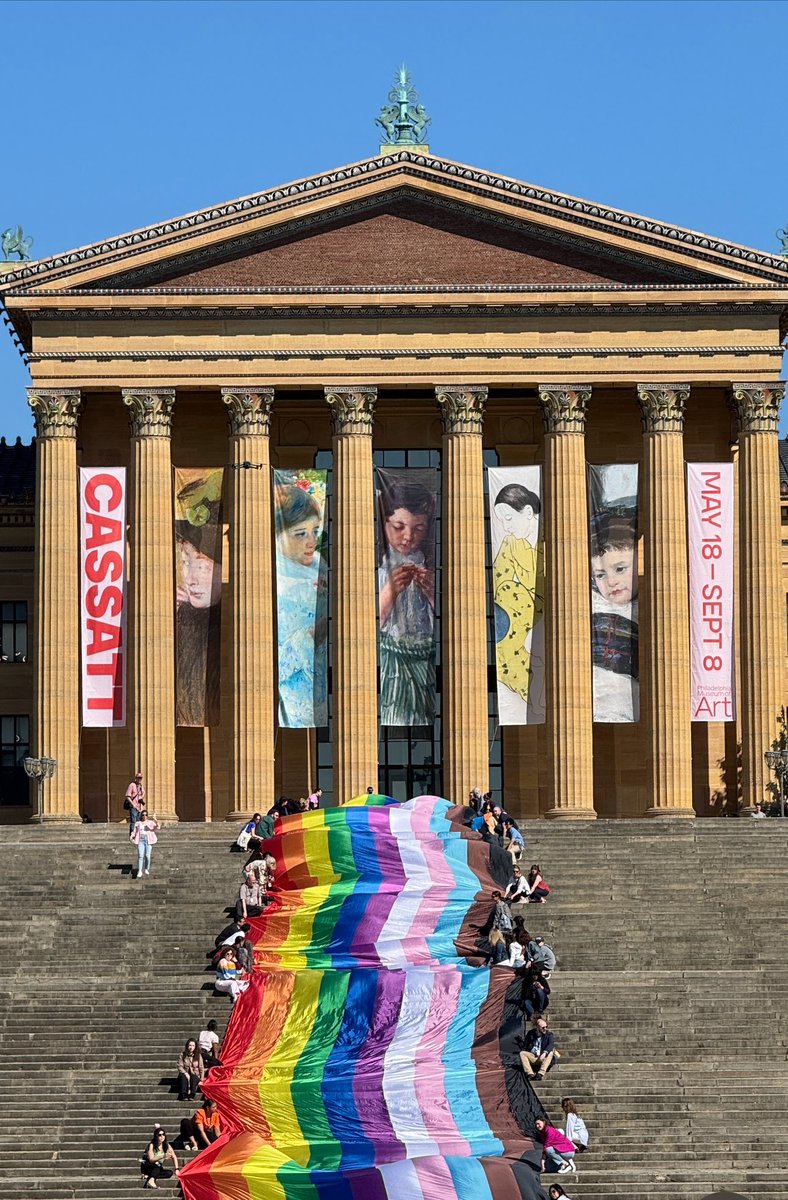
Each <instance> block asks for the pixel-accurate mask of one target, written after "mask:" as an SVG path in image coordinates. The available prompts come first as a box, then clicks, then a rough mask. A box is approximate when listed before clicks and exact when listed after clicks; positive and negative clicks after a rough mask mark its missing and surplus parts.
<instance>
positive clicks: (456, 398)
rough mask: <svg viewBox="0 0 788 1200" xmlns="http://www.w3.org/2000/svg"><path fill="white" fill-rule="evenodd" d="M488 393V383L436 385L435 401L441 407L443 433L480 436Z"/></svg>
mask: <svg viewBox="0 0 788 1200" xmlns="http://www.w3.org/2000/svg"><path fill="white" fill-rule="evenodd" d="M487 391H488V389H487V384H486V383H466V384H462V383H461V384H451V383H439V384H436V386H435V399H436V400H437V401H438V404H439V405H440V407H441V420H442V421H443V432H444V433H476V434H480V433H481V432H482V425H483V423H484V406H485V404H486V403H487Z"/></svg>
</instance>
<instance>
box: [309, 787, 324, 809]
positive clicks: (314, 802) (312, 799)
mask: <svg viewBox="0 0 788 1200" xmlns="http://www.w3.org/2000/svg"><path fill="white" fill-rule="evenodd" d="M322 795H323V789H322V788H315V790H314V791H313V792H310V793H309V797H308V799H307V804H308V806H309V808H310V809H313V808H319V807H320V797H321V796H322Z"/></svg>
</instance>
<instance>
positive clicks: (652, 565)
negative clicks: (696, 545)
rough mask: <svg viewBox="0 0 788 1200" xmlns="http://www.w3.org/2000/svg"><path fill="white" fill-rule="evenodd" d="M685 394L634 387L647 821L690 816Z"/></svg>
mask: <svg viewBox="0 0 788 1200" xmlns="http://www.w3.org/2000/svg"><path fill="white" fill-rule="evenodd" d="M689 394H690V388H689V385H688V384H686V383H642V384H638V402H639V404H640V411H641V414H642V418H643V474H644V489H643V490H644V496H645V523H644V550H645V562H644V589H643V591H644V595H643V604H642V606H641V609H640V630H641V637H640V645H641V647H642V649H641V656H640V662H641V701H642V702H641V712H642V713H643V714H644V716H645V718H646V721H647V723H648V788H649V801H650V803H649V807H648V808H647V809H646V816H649V817H694V816H695V810H694V808H693V806H692V738H691V721H690V657H689V656H690V640H689V586H688V580H689V567H688V561H687V504H686V482H685V467H684V408H685V405H686V403H687V400H688V399H689ZM643 701H644V702H643Z"/></svg>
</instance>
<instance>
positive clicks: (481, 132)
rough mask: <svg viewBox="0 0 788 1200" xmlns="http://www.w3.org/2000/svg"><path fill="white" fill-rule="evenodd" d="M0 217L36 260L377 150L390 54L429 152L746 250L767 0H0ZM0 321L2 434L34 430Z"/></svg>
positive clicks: (778, 78)
mask: <svg viewBox="0 0 788 1200" xmlns="http://www.w3.org/2000/svg"><path fill="white" fill-rule="evenodd" d="M0 16H2V21H3V28H4V29H5V30H6V31H7V32H9V31H12V32H11V33H10V38H11V40H10V41H9V39H8V37H7V38H5V39H4V41H5V49H4V51H3V67H2V79H3V99H4V122H3V124H4V131H5V135H4V138H3V150H2V158H1V159H0V229H4V228H6V227H7V226H8V225H11V224H14V225H15V224H17V223H21V224H22V225H23V226H24V228H25V230H26V231H27V232H29V233H30V234H32V235H33V237H34V238H35V245H34V247H33V251H32V253H33V255H34V256H36V257H43V256H46V255H49V254H53V253H56V252H58V251H61V250H69V249H72V248H74V247H76V246H79V245H83V244H84V243H86V242H92V241H95V240H97V239H98V238H102V237H106V236H110V235H112V234H118V233H122V232H124V231H126V230H128V229H134V228H137V227H139V226H142V225H147V224H150V223H152V222H154V221H159V220H162V219H164V218H167V217H172V216H179V215H181V214H182V213H186V212H190V211H191V210H193V209H198V208H202V207H204V206H208V205H211V204H213V203H216V202H218V201H221V200H229V199H232V198H234V197H236V196H241V195H244V194H246V193H249V192H254V191H257V190H261V189H263V188H266V187H268V186H269V185H274V184H277V183H282V182H286V181H287V180H290V179H295V178H298V177H300V176H302V175H307V174H311V173H313V172H317V171H320V170H322V169H325V168H330V167H335V166H340V165H342V164H344V163H348V162H353V161H355V160H356V159H360V158H366V157H368V156H371V155H372V154H374V153H376V152H377V145H378V140H379V135H378V132H377V130H376V127H375V126H374V124H373V121H374V118H375V116H376V115H377V113H378V110H379V108H380V105H381V104H382V103H383V102H384V101H385V98H386V93H387V91H388V88H389V86H390V83H391V79H392V76H393V72H394V70H395V68H396V66H397V65H398V63H399V62H401V61H403V60H404V61H405V62H407V64H408V66H409V67H410V69H411V71H412V73H413V76H414V81H415V84H416V87H417V88H418V89H419V91H420V93H421V97H422V101H423V102H424V104H425V105H426V107H427V109H428V111H429V112H430V114H431V115H432V119H433V120H432V127H431V131H430V145H431V148H432V150H433V151H434V152H435V153H436V154H440V155H443V156H445V157H447V158H452V159H458V160H459V161H460V162H465V163H469V164H471V165H473V166H478V167H482V168H489V169H491V170H497V171H500V172H503V173H505V174H508V175H513V176H516V177H517V178H519V179H525V180H528V181H530V182H532V183H536V184H540V185H543V186H546V187H552V188H556V189H557V190H559V191H564V192H570V193H573V194H574V195H578V196H583V197H587V198H589V199H593V200H595V201H600V202H605V203H609V204H611V205H615V206H616V207H620V208H626V209H630V210H633V211H635V212H638V213H644V214H646V215H648V216H653V217H658V218H662V219H664V220H667V221H671V222H674V223H676V224H679V225H686V226H689V227H690V228H693V229H699V230H702V231H704V232H706V233H712V234H717V235H719V236H721V237H725V238H730V239H732V240H734V241H738V242H743V243H744V244H746V245H750V246H755V247H758V248H760V249H765V250H772V251H773V250H776V249H777V247H778V243H777V239H776V236H775V230H776V229H778V228H779V227H782V226H784V225H786V224H788V150H787V147H786V127H785V117H786V111H787V110H786V82H785V81H786V47H788V3H782V2H777V3H764V2H761V3H759V2H757V0H749V2H748V3H738V2H736V0H728V2H727V3H713V2H711V0H709V2H707V3H693V2H685V3H672V2H671V0H663V2H662V3H650V2H647V3H626V2H625V0H621V2H619V3H594V2H591V0H590V2H587V3H552V4H550V3H500V2H493V0H487V2H486V3H477V2H476V0H467V2H466V3H456V2H455V3H452V2H446V3H433V2H430V0H423V2H416V3H412V2H401V3H389V2H386V0H376V2H374V3H372V2H370V0H367V2H364V0H357V2H355V3H353V2H351V3H333V2H331V0H326V2H325V3H312V2H308V0H293V2H292V3H284V4H283V3H270V4H265V3H254V2H250V3H234V2H229V3H228V2H226V3H213V2H204V3H189V2H188V0H184V2H182V3H166V2H157V3H148V2H146V0H136V2H134V3H125V2H124V0H114V2H113V3H106V2H105V3H84V4H83V3H68V2H67V0H59V2H58V3H54V4H50V3H35V2H31V0H27V3H21V4H20V3H16V2H11V3H8V2H6V3H2V2H0ZM28 382H29V380H28V377H27V371H26V369H25V368H24V367H23V365H22V364H21V362H20V360H19V358H18V355H17V353H16V351H15V349H14V347H13V345H12V343H11V340H10V338H8V337H7V336H6V335H5V334H4V332H3V331H2V329H0V432H1V433H4V434H5V435H6V436H8V437H13V436H16V435H17V434H22V435H23V437H24V438H25V440H27V439H28V438H29V436H30V434H31V432H32V424H31V421H30V419H29V416H28V411H27V405H26V402H25V396H24V389H25V386H26V385H27V383H28Z"/></svg>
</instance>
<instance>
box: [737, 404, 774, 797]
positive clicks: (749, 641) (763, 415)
mask: <svg viewBox="0 0 788 1200" xmlns="http://www.w3.org/2000/svg"><path fill="white" fill-rule="evenodd" d="M784 396H785V384H784V383H780V382H777V381H775V382H773V383H734V384H733V388H732V403H733V407H734V410H735V412H736V415H737V417H738V423H739V612H740V618H739V630H740V644H741V706H740V712H739V728H740V730H741V749H742V800H743V803H744V806H745V808H752V807H753V806H754V805H755V804H758V803H760V802H762V801H763V800H765V799H766V798H767V796H766V785H767V783H768V782H769V778H770V774H769V769H768V767H767V766H766V762H765V761H764V757H763V756H764V753H765V752H766V751H767V750H769V749H770V748H771V744H772V742H773V741H774V739H775V738H776V737H777V734H778V726H777V719H778V716H779V714H780V709H781V707H782V705H783V704H784V703H785V678H784V672H783V662H784V659H783V654H782V650H781V647H782V645H783V642H784V627H783V609H784V605H785V601H784V599H783V596H784V588H783V587H782V576H781V572H782V568H781V543H780V537H781V530H780V471H779V459H778V447H777V428H778V420H779V416H780V404H781V403H782V400H783V398H784Z"/></svg>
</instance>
